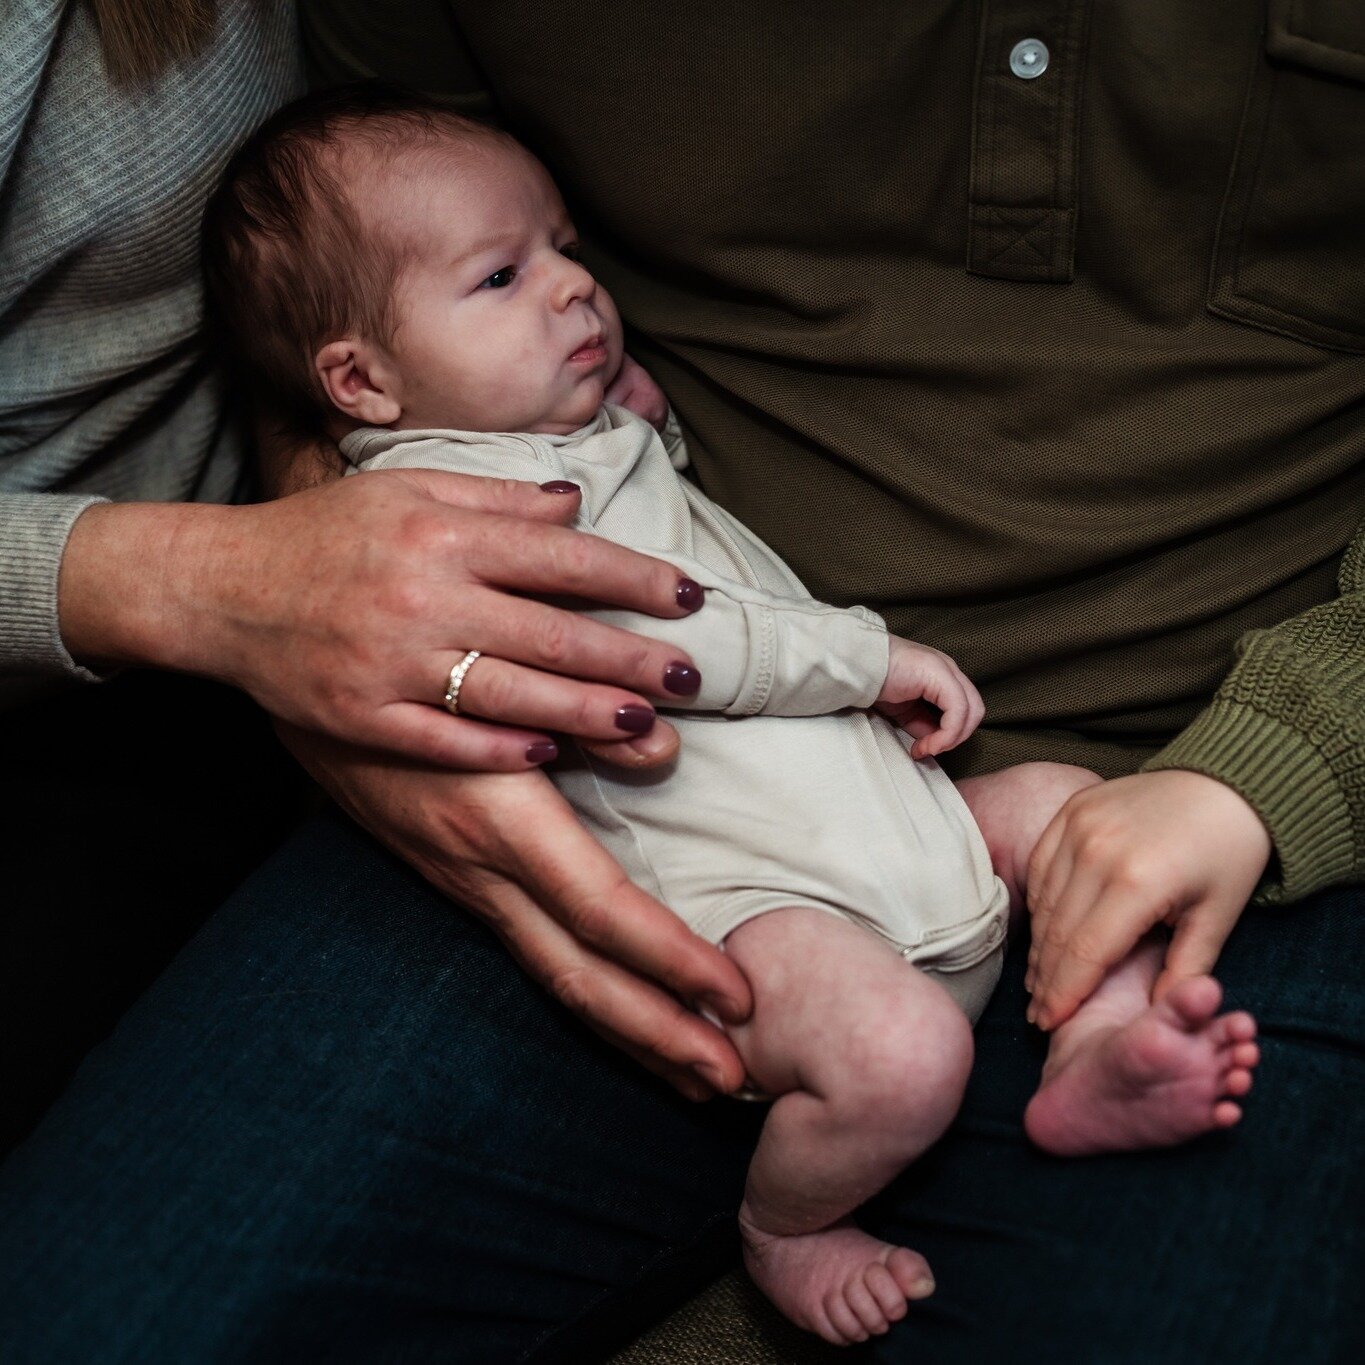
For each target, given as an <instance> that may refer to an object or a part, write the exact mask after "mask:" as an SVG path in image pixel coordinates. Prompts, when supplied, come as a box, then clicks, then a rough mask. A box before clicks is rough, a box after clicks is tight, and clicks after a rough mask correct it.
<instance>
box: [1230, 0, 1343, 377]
mask: <svg viewBox="0 0 1365 1365" xmlns="http://www.w3.org/2000/svg"><path fill="white" fill-rule="evenodd" d="M1208 305H1209V308H1210V309H1211V310H1212V311H1213V312H1215V313H1217V314H1219V315H1220V316H1221V317H1226V318H1231V319H1232V320H1233V321H1236V322H1246V323H1251V324H1252V325H1253V326H1257V327H1265V328H1268V329H1269V330H1270V331H1274V332H1281V333H1283V334H1285V335H1287V336H1291V337H1296V338H1298V339H1299V340H1302V341H1309V342H1313V343H1314V344H1316V345H1319V346H1328V347H1332V348H1334V349H1337V350H1343V351H1356V352H1362V353H1365V4H1362V3H1361V0H1270V6H1269V22H1268V25H1267V30H1266V40H1265V50H1264V52H1262V53H1261V55H1260V57H1259V59H1258V62H1257V68H1256V72H1255V75H1254V77H1253V80H1252V85H1251V90H1250V91H1249V92H1248V96H1247V103H1246V109H1245V112H1244V113H1243V116H1242V127H1241V132H1240V134H1239V137H1238V146H1237V154H1236V158H1235V160H1234V162H1233V167H1232V172H1231V179H1230V182H1229V185H1228V191H1227V195H1226V197H1225V199H1224V201H1223V211H1222V216H1221V218H1220V221H1219V224H1218V236H1217V241H1216V244H1215V248H1214V258H1213V269H1212V271H1211V273H1210V278H1209V296H1208Z"/></svg>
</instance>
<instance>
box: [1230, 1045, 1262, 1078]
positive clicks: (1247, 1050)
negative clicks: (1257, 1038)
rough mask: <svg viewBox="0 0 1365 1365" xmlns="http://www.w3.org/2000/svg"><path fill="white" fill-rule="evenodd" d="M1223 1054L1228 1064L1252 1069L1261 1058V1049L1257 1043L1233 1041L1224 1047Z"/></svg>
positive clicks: (1245, 1069)
mask: <svg viewBox="0 0 1365 1365" xmlns="http://www.w3.org/2000/svg"><path fill="white" fill-rule="evenodd" d="M1222 1056H1223V1060H1224V1062H1225V1064H1226V1065H1227V1066H1229V1067H1234V1066H1236V1067H1240V1068H1241V1069H1242V1070H1243V1071H1252V1070H1254V1069H1255V1067H1256V1065H1257V1063H1258V1062H1259V1061H1260V1060H1261V1049H1260V1048H1259V1047H1257V1046H1256V1044H1255V1043H1231V1044H1229V1045H1228V1046H1227V1047H1226V1048H1224V1049H1223V1053H1222Z"/></svg>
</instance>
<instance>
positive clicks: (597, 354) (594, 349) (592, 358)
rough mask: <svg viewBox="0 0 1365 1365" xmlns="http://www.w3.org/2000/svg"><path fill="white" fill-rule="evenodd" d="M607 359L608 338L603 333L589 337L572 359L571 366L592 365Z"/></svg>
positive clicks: (570, 358) (570, 359)
mask: <svg viewBox="0 0 1365 1365" xmlns="http://www.w3.org/2000/svg"><path fill="white" fill-rule="evenodd" d="M606 358H607V343H606V338H605V337H604V336H603V335H602V333H601V332H598V333H597V335H596V336H592V337H589V338H588V339H587V341H585V342H584V343H583V344H582V345H581V346H580V347H579V348H578V349H577V350H576V351H575V352H574V353H573V354H572V355H571V356H570V357H569V364H571V365H592V364H596V362H597V361H599V360H605V359H606Z"/></svg>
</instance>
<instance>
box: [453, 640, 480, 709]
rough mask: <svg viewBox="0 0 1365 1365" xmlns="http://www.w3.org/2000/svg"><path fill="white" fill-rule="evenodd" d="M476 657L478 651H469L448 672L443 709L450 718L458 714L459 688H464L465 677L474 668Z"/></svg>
mask: <svg viewBox="0 0 1365 1365" xmlns="http://www.w3.org/2000/svg"><path fill="white" fill-rule="evenodd" d="M478 657H479V651H478V650H477V649H471V650H470V651H469V653H468V654H466V655H465V656H464V658H463V659H461V660H460V661H459V663H457V664H456V665H455V667H454V668H452V669H451V670H450V676H449V677H448V678H447V679H446V695H445V708H446V710H447V711H449V712H450V714H451V715H452V716H458V715H459V714H460V688H461V687H463V686H464V680H465V675H466V674H467V673H468V672H469V670H470V669H471V668H473V667H474V660H475V659H477V658H478Z"/></svg>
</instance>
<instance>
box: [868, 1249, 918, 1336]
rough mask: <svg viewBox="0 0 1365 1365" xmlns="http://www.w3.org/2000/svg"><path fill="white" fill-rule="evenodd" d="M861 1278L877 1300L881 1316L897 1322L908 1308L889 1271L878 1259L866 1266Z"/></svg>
mask: <svg viewBox="0 0 1365 1365" xmlns="http://www.w3.org/2000/svg"><path fill="white" fill-rule="evenodd" d="M863 1279H864V1281H865V1282H866V1284H867V1289H868V1292H869V1293H870V1294H871V1295H872V1297H873V1298H874V1299H876V1300H877V1307H878V1308H880V1309H881V1310H882V1316H883V1317H884V1318H886V1320H887V1321H888V1322H899V1321H900V1320H901V1319H902V1318H903V1317H904V1316H905V1315H906V1313H907V1312H908V1311H909V1309H908V1306H907V1305H906V1302H905V1295H904V1294H903V1293H902V1292H901V1288H900V1286H899V1285H898V1284H897V1283H896V1281H895V1280H894V1279H892V1277H891V1272H890V1271H889V1270H888V1269H887V1268H886V1267H885V1266H884V1265H882V1264H881V1262H880V1261H874V1262H873V1263H872V1264H871V1265H870V1266H868V1268H867V1273H866V1274H865V1275H864V1276H863Z"/></svg>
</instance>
